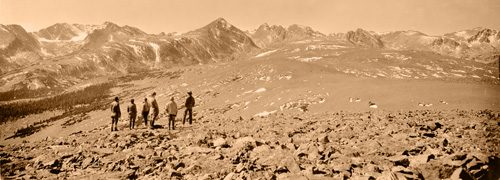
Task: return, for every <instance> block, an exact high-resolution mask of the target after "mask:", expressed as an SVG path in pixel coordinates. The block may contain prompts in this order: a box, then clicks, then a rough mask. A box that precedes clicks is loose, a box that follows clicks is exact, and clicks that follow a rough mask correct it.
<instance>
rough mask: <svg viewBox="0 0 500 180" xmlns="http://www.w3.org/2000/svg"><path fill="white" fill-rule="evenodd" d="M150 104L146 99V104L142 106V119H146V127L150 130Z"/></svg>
mask: <svg viewBox="0 0 500 180" xmlns="http://www.w3.org/2000/svg"><path fill="white" fill-rule="evenodd" d="M149 108H150V106H149V102H148V98H144V103H143V105H142V118H143V119H144V126H146V128H148V115H149Z"/></svg>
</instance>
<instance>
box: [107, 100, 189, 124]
mask: <svg viewBox="0 0 500 180" xmlns="http://www.w3.org/2000/svg"><path fill="white" fill-rule="evenodd" d="M187 94H188V95H189V96H188V97H187V99H186V103H185V104H184V105H185V107H186V110H185V111H184V118H183V119H182V124H184V123H185V122H186V115H187V114H188V113H189V117H188V119H189V124H192V123H193V107H194V104H195V101H194V97H193V93H192V92H191V91H189V92H188V93H187ZM151 109H152V114H150V112H151ZM177 110H178V108H177V103H175V99H174V97H173V96H172V97H171V98H170V102H169V103H168V104H167V106H166V108H165V113H166V115H167V116H168V129H169V130H170V127H172V130H175V117H176V116H177ZM111 112H112V115H111V131H118V120H119V119H120V117H121V110H120V99H119V98H118V97H115V100H114V101H113V103H111ZM127 113H128V115H129V120H130V123H129V129H134V128H135V120H136V119H137V106H136V104H135V102H134V99H131V100H130V104H129V105H128V106H127ZM159 114H160V108H159V106H158V102H157V101H156V92H153V94H151V96H149V97H146V98H144V102H143V104H142V118H143V121H144V125H145V126H146V128H147V127H148V125H149V127H150V128H151V129H153V128H154V124H155V121H156V120H157V119H158V115H159ZM150 115H151V116H150ZM149 117H151V120H150V123H149V124H148V119H149Z"/></svg>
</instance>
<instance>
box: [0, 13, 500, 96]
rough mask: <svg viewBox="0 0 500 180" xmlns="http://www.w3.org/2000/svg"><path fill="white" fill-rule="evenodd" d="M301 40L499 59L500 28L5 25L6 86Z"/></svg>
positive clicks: (1, 41)
mask: <svg viewBox="0 0 500 180" xmlns="http://www.w3.org/2000/svg"><path fill="white" fill-rule="evenodd" d="M301 41H317V42H322V41H325V42H326V41H328V42H335V43H337V44H339V45H342V46H345V47H352V48H359V49H387V50H394V51H418V52H420V51H421V52H426V53H427V52H430V53H435V54H439V55H442V56H446V57H450V58H456V59H462V60H463V61H477V62H482V63H494V62H496V60H497V59H498V58H499V57H500V32H499V31H497V30H493V29H487V28H474V29H470V30H464V31H458V32H452V33H447V34H444V35H441V36H430V35H426V34H424V33H422V32H418V31H394V32H386V33H377V32H372V31H367V30H363V29H357V30H355V31H349V32H347V33H336V34H329V35H325V34H323V33H321V32H319V31H315V30H314V29H312V28H311V27H308V26H301V25H291V26H289V27H286V28H285V27H283V26H279V25H268V24H267V23H265V24H263V25H261V26H259V27H258V28H257V29H255V30H253V31H242V30H241V29H239V28H237V27H235V26H233V25H231V24H230V23H228V22H227V21H226V20H225V19H223V18H218V19H216V20H215V21H213V22H211V23H209V24H208V25H206V26H203V27H201V28H199V29H196V30H193V31H190V32H187V33H184V34H180V35H178V34H173V33H169V34H165V33H160V34H149V33H146V32H144V31H142V30H140V29H139V28H136V27H132V26H127V25H125V26H120V25H117V24H114V23H112V22H105V23H103V24H101V25H83V24H68V23H57V24H54V25H52V26H50V27H47V28H44V29H41V30H39V31H37V32H27V31H26V30H25V29H24V28H23V27H21V26H19V25H0V66H2V68H1V69H0V76H1V77H2V78H1V79H0V91H8V90H23V89H29V90H33V89H43V88H46V89H52V88H65V87H69V86H71V85H74V84H77V83H79V82H82V81H83V80H88V79H93V78H97V77H107V76H109V75H121V74H127V73H139V72H144V71H149V70H157V69H162V68H171V67H175V66H187V65H196V64H206V63H213V62H227V61H233V60H237V59H240V58H247V57H250V56H252V55H255V54H257V53H260V52H263V51H265V50H267V49H270V48H279V47H282V46H284V45H286V44H294V43H299V42H301Z"/></svg>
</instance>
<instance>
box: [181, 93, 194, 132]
mask: <svg viewBox="0 0 500 180" xmlns="http://www.w3.org/2000/svg"><path fill="white" fill-rule="evenodd" d="M188 95H189V97H188V98H187V99H186V103H185V104H184V105H185V106H186V110H185V111H184V118H183V119H182V124H184V123H185V122H186V115H187V113H189V124H192V123H193V107H194V97H193V92H191V91H189V92H188Z"/></svg>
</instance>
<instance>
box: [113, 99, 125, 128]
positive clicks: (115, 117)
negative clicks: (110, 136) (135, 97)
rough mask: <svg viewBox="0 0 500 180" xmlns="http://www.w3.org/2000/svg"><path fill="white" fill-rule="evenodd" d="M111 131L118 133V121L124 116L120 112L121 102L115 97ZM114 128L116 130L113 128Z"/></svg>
mask: <svg viewBox="0 0 500 180" xmlns="http://www.w3.org/2000/svg"><path fill="white" fill-rule="evenodd" d="M111 112H112V114H111V131H118V120H119V119H120V116H121V115H122V113H121V111H120V102H119V99H118V97H115V101H113V103H111ZM113 126H114V128H113Z"/></svg>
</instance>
